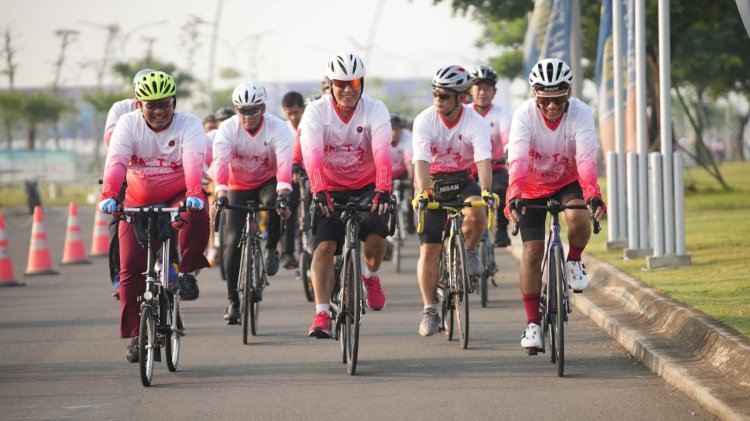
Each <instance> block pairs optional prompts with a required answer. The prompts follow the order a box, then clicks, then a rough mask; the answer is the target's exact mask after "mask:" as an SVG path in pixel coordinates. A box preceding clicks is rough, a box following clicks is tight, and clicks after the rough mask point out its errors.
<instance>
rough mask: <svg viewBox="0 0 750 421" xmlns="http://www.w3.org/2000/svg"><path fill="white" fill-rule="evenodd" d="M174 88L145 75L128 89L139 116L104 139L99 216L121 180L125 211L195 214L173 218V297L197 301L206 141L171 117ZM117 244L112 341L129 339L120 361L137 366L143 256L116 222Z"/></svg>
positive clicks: (111, 206) (186, 120)
mask: <svg viewBox="0 0 750 421" xmlns="http://www.w3.org/2000/svg"><path fill="white" fill-rule="evenodd" d="M176 92H177V87H176V85H175V83H174V80H173V79H172V77H171V76H170V75H168V74H167V73H164V72H160V71H152V72H150V73H147V74H146V75H144V76H142V77H141V78H140V79H139V80H138V81H137V83H136V88H135V96H136V98H137V99H138V101H139V102H140V104H141V106H140V109H139V110H135V111H132V112H130V113H127V114H125V115H123V116H122V117H120V119H119V120H117V125H116V126H115V129H114V131H113V133H112V137H111V139H110V144H109V150H108V152H107V160H106V164H105V166H104V183H103V190H102V194H101V196H100V202H99V209H100V210H101V211H102V212H103V213H112V212H115V211H116V210H117V207H118V203H117V200H116V198H117V197H118V192H119V191H120V187H121V186H122V182H123V179H125V178H127V183H128V188H127V191H126V194H125V199H124V201H123V205H124V206H126V207H137V206H147V205H155V204H161V203H163V204H167V206H178V205H179V203H180V202H183V201H184V202H185V206H187V207H188V208H192V209H193V210H195V211H199V212H186V213H183V214H182V215H181V218H182V220H184V222H185V224H184V225H182V224H178V225H181V226H180V227H176V228H178V229H179V239H178V243H179V246H180V250H181V253H182V256H181V257H182V258H181V260H180V274H179V283H180V297H181V298H182V299H183V300H195V299H196V298H198V293H199V291H198V284H197V280H196V279H195V271H196V270H198V269H201V268H205V267H208V261H207V260H206V258H205V257H204V256H203V252H204V250H205V249H206V244H207V242H208V231H209V224H208V212H207V210H206V209H204V206H203V203H204V201H205V195H204V194H203V190H202V188H201V187H202V186H201V174H202V172H203V162H204V160H205V154H206V135H205V133H204V132H203V128H202V127H201V120H200V119H199V118H198V117H196V116H194V115H192V114H189V113H186V112H182V111H175V103H176ZM119 237H120V266H121V268H120V300H121V301H120V302H121V308H122V312H121V316H120V337H121V338H133V339H132V340H131V342H130V345H129V346H128V352H127V359H128V361H130V362H137V361H138V330H139V322H140V317H139V312H140V303H139V298H140V297H141V296H142V295H143V293H144V292H145V289H146V282H145V276H144V274H143V270H144V268H145V266H146V258H147V256H146V250H145V249H144V248H143V247H141V244H140V243H139V242H138V239H137V238H136V232H135V228H134V225H132V224H129V223H126V222H121V223H120V226H119Z"/></svg>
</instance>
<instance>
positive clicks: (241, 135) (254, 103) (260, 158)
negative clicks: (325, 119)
mask: <svg viewBox="0 0 750 421" xmlns="http://www.w3.org/2000/svg"><path fill="white" fill-rule="evenodd" d="M232 102H233V103H234V108H235V111H236V115H235V116H234V117H231V118H229V119H228V120H226V121H224V122H223V123H222V124H221V126H219V130H218V132H217V134H216V138H215V139H214V163H213V165H214V175H215V177H216V197H217V199H216V203H217V204H218V205H222V204H223V205H226V204H232V205H235V206H238V205H245V204H246V203H247V201H248V200H255V201H259V202H262V203H263V205H264V206H268V207H272V206H276V205H277V204H278V205H280V207H282V208H286V206H284V205H286V203H287V196H288V195H289V192H290V191H291V190H292V185H291V183H292V148H293V147H294V136H293V135H292V133H291V132H290V131H289V129H288V128H287V125H286V123H285V122H284V121H283V120H281V119H280V118H278V117H275V116H273V115H271V114H267V113H266V89H265V88H264V87H262V86H260V85H257V84H255V83H252V82H251V83H242V84H240V85H238V86H237V87H236V88H234V92H232ZM287 211H288V209H287ZM226 212H227V219H226V227H227V231H226V233H225V234H226V246H225V249H224V250H222V253H223V254H222V256H223V260H224V268H225V272H226V274H227V297H228V299H229V306H228V307H227V310H226V312H225V313H224V320H225V321H226V322H227V324H230V325H231V324H237V323H239V315H240V313H239V295H238V293H237V277H238V276H239V271H240V267H239V265H240V260H241V255H240V254H241V250H240V249H239V247H237V245H238V244H239V243H240V240H241V235H242V226H243V224H245V219H246V217H247V211H244V210H237V209H229V210H227V211H226ZM287 216H288V215H286V214H285V215H284V217H285V218H286V217H287ZM280 218H281V217H280V215H279V213H276V212H269V214H268V239H267V241H266V273H267V274H268V276H273V275H275V274H276V272H277V271H278V270H279V254H278V252H277V251H276V245H277V244H278V242H279V237H280V234H281V233H280V231H281V226H280V223H281V219H280Z"/></svg>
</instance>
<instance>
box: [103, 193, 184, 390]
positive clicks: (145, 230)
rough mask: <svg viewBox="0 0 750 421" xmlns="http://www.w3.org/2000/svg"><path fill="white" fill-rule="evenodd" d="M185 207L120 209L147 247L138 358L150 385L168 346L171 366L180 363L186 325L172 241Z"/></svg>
mask: <svg viewBox="0 0 750 421" xmlns="http://www.w3.org/2000/svg"><path fill="white" fill-rule="evenodd" d="M187 211H188V210H187V208H185V207H182V206H180V207H162V206H161V205H152V206H144V207H138V208H122V207H121V208H120V209H119V210H118V213H121V216H120V217H119V218H120V220H124V221H125V222H127V223H129V224H133V226H134V229H135V232H136V238H137V239H138V242H139V243H141V244H142V245H144V246H145V247H146V251H147V254H146V256H147V260H146V273H145V275H146V292H144V293H143V298H142V300H141V308H140V312H141V320H140V329H139V331H138V361H139V365H140V374H141V383H142V384H143V385H144V386H150V385H151V382H152V381H153V376H154V363H155V362H160V361H161V348H165V351H166V360H167V368H168V369H169V371H171V372H174V371H177V367H178V364H179V362H180V350H181V347H180V339H181V338H182V336H184V335H185V325H184V322H183V320H184V318H183V316H182V312H181V311H180V295H179V283H174V284H172V283H171V282H170V281H169V271H168V270H167V269H166V268H169V267H170V250H172V247H171V242H172V241H173V240H174V239H175V238H174V237H175V236H174V230H173V229H172V224H173V223H175V222H177V221H180V212H187Z"/></svg>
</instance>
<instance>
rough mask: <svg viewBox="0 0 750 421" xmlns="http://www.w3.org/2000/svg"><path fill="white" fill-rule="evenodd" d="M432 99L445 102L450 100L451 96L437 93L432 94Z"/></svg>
mask: <svg viewBox="0 0 750 421" xmlns="http://www.w3.org/2000/svg"><path fill="white" fill-rule="evenodd" d="M432 97H433V98H440V100H441V101H447V100H449V99H451V94H441V93H438V92H433V93H432Z"/></svg>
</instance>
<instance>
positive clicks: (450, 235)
mask: <svg viewBox="0 0 750 421" xmlns="http://www.w3.org/2000/svg"><path fill="white" fill-rule="evenodd" d="M485 206H486V204H485V202H484V200H475V201H471V202H464V201H463V200H461V197H460V196H459V197H457V198H456V199H455V200H453V201H444V202H441V201H430V202H426V201H420V202H419V204H418V207H417V232H419V233H421V232H422V231H423V229H424V212H425V211H441V210H442V211H445V212H446V225H447V226H446V229H445V231H444V234H443V249H442V251H441V252H440V259H439V268H440V272H439V279H438V288H437V302H438V306H439V308H440V318H441V320H442V324H441V327H440V330H441V331H444V332H445V333H446V335H447V337H448V340H449V341H452V340H453V335H454V331H455V330H454V328H453V327H454V324H455V325H456V326H457V327H458V337H459V341H460V344H461V348H463V349H466V348H467V347H468V346H469V293H470V285H469V272H468V266H467V260H466V245H465V244H464V237H463V233H462V232H461V224H462V223H463V214H462V213H461V210H462V209H463V208H467V207H471V208H479V207H482V208H483V207H485ZM489 209H490V210H491V212H490V213H493V212H492V211H493V210H492V209H491V208H489ZM456 319H457V321H456Z"/></svg>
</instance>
